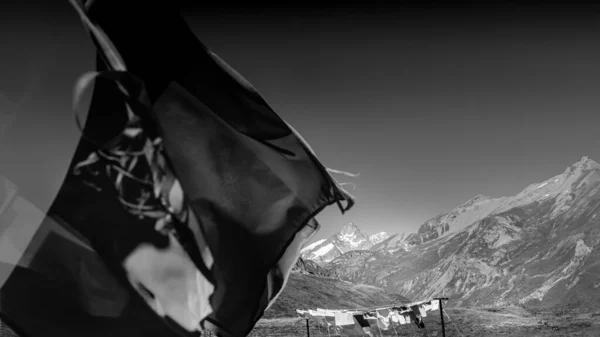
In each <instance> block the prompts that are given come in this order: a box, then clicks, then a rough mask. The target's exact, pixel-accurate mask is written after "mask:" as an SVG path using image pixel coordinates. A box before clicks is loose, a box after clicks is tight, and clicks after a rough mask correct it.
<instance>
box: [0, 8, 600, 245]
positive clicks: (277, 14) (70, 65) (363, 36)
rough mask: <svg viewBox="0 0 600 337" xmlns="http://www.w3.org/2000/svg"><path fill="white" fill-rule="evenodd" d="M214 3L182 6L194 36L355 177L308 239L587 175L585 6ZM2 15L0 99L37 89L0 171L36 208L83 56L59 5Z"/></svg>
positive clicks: (589, 69)
mask: <svg viewBox="0 0 600 337" xmlns="http://www.w3.org/2000/svg"><path fill="white" fill-rule="evenodd" d="M220 4H221V6H222V8H211V9H208V8H200V7H198V6H196V7H195V8H192V7H191V6H188V7H187V8H186V15H185V16H186V18H187V19H188V22H189V24H190V25H191V27H192V28H193V30H194V31H195V32H196V34H197V36H198V37H199V38H200V39H201V40H202V41H203V42H204V43H205V44H206V45H208V46H209V47H210V48H211V49H212V50H213V51H215V52H216V53H217V54H219V55H220V56H221V57H222V58H223V59H225V60H226V61H227V62H228V63H229V64H230V65H232V66H233V67H234V68H236V69H237V70H238V71H239V72H240V73H241V74H243V75H244V76H245V77H246V78H247V79H248V80H250V82H252V83H253V84H254V85H255V87H257V88H258V90H259V91H260V92H261V93H262V95H263V96H264V97H265V98H266V100H267V101H268V102H269V103H270V105H271V106H272V107H273V108H274V109H275V111H277V112H278V113H279V114H280V116H282V117H283V118H284V119H286V120H287V121H288V122H290V123H291V124H292V125H294V126H295V128H296V129H297V130H298V131H299V132H300V133H301V134H302V135H303V136H304V137H305V138H306V139H307V140H308V142H309V143H310V144H311V146H312V147H313V148H314V150H315V151H316V152H317V155H318V156H319V158H320V159H321V160H322V161H323V162H324V163H325V164H326V165H327V166H330V167H332V168H335V169H341V170H345V171H350V172H355V173H360V176H359V177H358V178H345V177H340V178H339V180H340V181H353V182H354V183H356V186H357V187H356V190H355V191H353V194H354V195H355V196H356V197H357V205H356V206H355V208H354V209H352V210H351V211H350V212H349V213H347V215H345V216H340V215H339V212H338V210H337V209H336V208H335V207H331V208H330V209H328V210H326V211H325V212H324V213H323V214H322V216H320V217H319V220H320V221H321V223H322V225H323V229H322V230H321V232H320V233H319V234H318V236H317V238H322V237H325V236H328V235H330V234H331V233H333V232H335V231H338V230H339V229H340V227H341V226H342V225H343V224H344V223H346V222H349V221H354V222H355V223H356V224H357V225H358V226H359V227H361V228H364V229H365V231H366V232H368V233H375V232H378V231H388V232H404V231H414V230H416V229H417V228H418V226H419V225H421V224H422V223H423V222H424V221H426V220H427V219H429V218H431V217H433V216H435V215H436V214H438V213H439V212H442V211H446V210H449V209H451V208H453V207H455V206H457V205H458V204H460V203H462V202H463V201H465V200H467V199H469V198H471V197H473V196H475V195H476V194H480V193H481V194H485V195H489V196H493V197H499V196H505V195H514V194H516V193H518V192H519V191H520V190H521V189H523V188H524V187H526V186H527V185H529V184H531V183H534V182H541V181H543V180H545V179H547V178H549V177H551V176H553V175H556V174H559V173H562V172H563V171H564V170H565V168H566V167H567V166H568V165H570V164H572V163H574V162H576V161H578V160H579V159H580V158H581V157H582V156H589V157H590V158H592V159H595V160H598V161H600V131H599V130H600V113H599V111H600V20H599V19H600V15H599V14H600V7H596V8H594V7H578V6H574V5H571V6H568V7H567V6H564V5H544V6H539V5H538V6H534V5H530V6H524V5H519V6H517V5H487V6H485V7H482V6H478V7H474V6H469V5H464V4H463V5H454V6H449V5H444V6H440V5H437V6H434V5H432V4H430V3H424V4H422V5H419V6H417V5H411V6H405V7H389V6H381V5H379V6H373V7H370V8H367V7H365V6H355V7H352V8H349V7H337V8H334V6H333V5H330V4H327V3H325V2H321V3H320V4H321V5H320V8H313V9H309V8H308V7H309V5H308V4H306V3H305V4H304V5H303V6H302V7H303V8H300V6H295V8H292V9H289V10H284V9H281V8H274V7H267V6H262V5H261V4H260V3H257V4H256V6H254V8H253V9H244V8H236V7H232V6H234V5H233V4H230V3H226V2H220ZM5 6H7V5H5ZM52 6H54V7H52ZM227 7H230V8H234V9H233V10H232V9H226V8H227ZM6 8H7V9H5V10H0V41H1V44H0V46H1V47H0V48H1V49H0V50H1V51H2V52H1V53H0V74H1V75H0V90H1V92H2V93H3V94H4V95H6V96H7V97H9V99H11V100H16V99H17V98H18V97H19V96H20V95H21V93H22V92H23V89H24V88H25V87H26V85H27V78H28V76H29V74H38V76H39V79H40V83H39V86H38V87H37V89H36V90H35V91H34V92H33V93H32V95H31V97H30V98H29V99H28V100H27V101H26V102H25V103H24V104H23V105H22V106H21V107H20V111H19V114H18V118H17V120H16V122H15V123H14V124H12V125H11V126H10V128H9V130H8V132H7V133H5V134H4V135H3V136H2V138H1V140H0V141H1V142H2V143H0V146H1V149H0V150H1V151H2V153H1V156H0V165H1V166H0V170H1V171H2V172H4V173H5V174H6V175H7V176H9V177H11V178H12V179H13V180H15V182H17V183H18V185H19V186H21V188H23V189H24V190H27V191H31V192H33V193H34V194H35V198H37V199H38V200H37V202H38V203H40V204H42V206H44V205H46V206H47V205H49V203H50V202H51V199H52V198H53V196H54V193H56V191H57V189H58V187H59V185H60V182H61V179H62V178H63V176H64V174H65V169H66V165H67V164H68V161H69V160H70V156H71V155H72V151H73V150H74V146H75V144H76V141H77V137H78V133H77V129H76V127H75V123H74V122H73V118H72V112H71V110H70V104H71V92H72V86H73V82H74V80H75V79H76V78H77V77H78V76H79V75H80V74H81V73H82V72H84V71H88V70H93V67H94V64H93V55H94V54H93V53H94V50H93V47H92V44H91V41H90V40H89V39H88V37H87V35H86V33H85V32H84V30H83V29H82V25H81V24H80V22H79V21H78V20H79V19H78V17H77V16H76V15H75V13H74V12H73V11H72V10H71V9H70V8H69V6H68V4H67V2H66V1H61V2H59V4H58V5H49V4H45V5H37V6H36V7H35V8H36V10H35V11H34V12H31V11H30V12H26V11H24V10H22V9H18V8H17V7H14V6H13V7H8V6H7V7H6ZM29 77H31V76H29ZM2 104H5V103H2V101H0V108H1V109H4V111H3V112H6V111H8V110H10V109H9V108H2ZM5 105H7V106H8V104H5Z"/></svg>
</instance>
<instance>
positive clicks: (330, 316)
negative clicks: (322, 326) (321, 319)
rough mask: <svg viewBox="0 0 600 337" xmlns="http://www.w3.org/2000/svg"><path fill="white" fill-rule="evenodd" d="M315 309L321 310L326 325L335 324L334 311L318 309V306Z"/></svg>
mask: <svg viewBox="0 0 600 337" xmlns="http://www.w3.org/2000/svg"><path fill="white" fill-rule="evenodd" d="M317 310H319V311H321V312H323V315H324V316H325V320H326V321H327V324H328V326H335V313H334V312H333V311H332V310H327V309H319V308H317Z"/></svg>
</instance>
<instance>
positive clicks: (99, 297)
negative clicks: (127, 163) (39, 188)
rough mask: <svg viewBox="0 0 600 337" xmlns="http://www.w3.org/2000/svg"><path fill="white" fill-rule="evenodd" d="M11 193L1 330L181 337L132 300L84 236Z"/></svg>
mask: <svg viewBox="0 0 600 337" xmlns="http://www.w3.org/2000/svg"><path fill="white" fill-rule="evenodd" d="M0 180H2V179H0ZM8 185H12V186H15V185H14V184H8ZM14 190H17V191H18V188H17V187H16V186H15V188H14ZM11 195H12V198H11V200H10V202H4V201H6V200H2V201H0V202H4V205H6V206H5V207H4V209H3V212H2V213H1V214H0V320H2V321H3V322H4V324H8V325H9V326H10V327H11V328H12V329H13V330H14V331H17V332H18V334H19V335H20V336H21V337H36V336H94V337H96V336H97V337H101V336H107V335H111V336H116V337H126V336H135V337H137V336H139V337H142V336H156V337H158V336H172V337H175V336H177V334H175V333H173V331H172V329H169V328H168V327H167V326H166V325H165V324H164V323H162V322H160V321H159V320H157V318H156V317H155V315H154V314H153V313H152V312H150V310H149V309H148V308H147V307H146V306H145V305H144V304H143V303H142V302H141V301H139V300H137V299H136V298H135V297H134V296H131V294H132V293H131V292H130V291H128V289H127V287H126V286H123V284H124V283H123V282H119V279H118V277H117V276H115V273H113V272H112V271H111V270H110V268H109V266H108V265H107V264H106V263H105V260H104V259H103V258H102V257H101V256H100V255H99V254H98V253H97V252H96V251H95V250H94V249H93V248H92V247H91V245H90V244H89V241H88V240H87V239H85V237H83V236H82V235H80V233H78V232H75V231H73V230H72V228H71V227H70V226H68V225H66V224H65V223H63V222H62V219H61V218H59V217H57V216H50V215H47V214H46V212H44V211H42V209H40V208H38V207H37V206H36V205H34V204H33V203H31V202H30V201H29V200H28V199H27V198H26V197H25V196H23V195H21V194H20V193H11ZM74 206H76V205H74ZM109 211H110V210H109ZM7 322H8V323H7Z"/></svg>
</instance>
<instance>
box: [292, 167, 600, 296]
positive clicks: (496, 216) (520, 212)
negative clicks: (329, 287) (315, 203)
mask: <svg viewBox="0 0 600 337" xmlns="http://www.w3.org/2000/svg"><path fill="white" fill-rule="evenodd" d="M355 227H356V226H354V225H353V224H352V225H348V226H346V227H344V229H343V230H342V232H341V233H338V234H336V235H333V236H332V237H330V238H329V239H326V240H321V241H317V242H315V243H313V244H312V245H309V246H307V247H306V248H304V251H303V253H302V257H303V258H304V259H305V260H313V261H314V262H316V263H318V264H320V265H321V266H320V267H319V268H316V267H315V268H313V273H316V274H318V275H320V276H325V277H330V278H335V279H340V280H345V281H350V282H355V283H362V284H370V285H373V286H377V287H381V288H383V289H385V290H386V291H387V292H389V293H395V294H400V295H402V296H405V297H407V298H411V299H421V298H429V297H433V296H445V297H450V299H451V301H450V302H449V303H448V304H449V305H456V306H474V307H477V306H503V305H515V304H521V305H531V306H554V305H560V304H565V305H567V304H569V305H571V306H573V305H575V306H577V307H582V308H586V307H590V306H598V303H600V249H598V248H599V246H600V164H598V163H597V162H595V161H593V160H591V159H589V158H588V157H583V158H582V159H581V160H580V161H579V162H577V163H575V164H573V165H571V166H569V167H568V168H567V169H566V170H565V171H564V172H563V173H562V174H559V175H557V176H555V177H552V178H550V179H547V180H545V181H543V182H541V183H536V184H531V185H529V186H527V187H526V188H525V189H524V190H523V191H521V192H520V193H519V194H517V195H516V196H512V197H501V198H491V197H487V196H483V195H478V196H475V197H474V198H472V199H470V200H468V201H466V202H464V203H463V204H462V205H460V206H458V207H456V208H454V209H452V210H450V211H448V212H445V213H442V214H439V215H437V216H435V217H434V218H432V219H430V220H428V221H426V222H425V223H424V224H422V225H421V226H420V228H419V229H418V231H417V232H416V233H409V234H392V235H387V234H385V235H382V237H385V238H384V239H383V240H382V241H381V242H378V243H374V241H371V240H369V238H368V237H366V236H365V235H364V234H362V233H361V232H360V230H358V228H355ZM350 243H352V244H353V245H352V244H350Z"/></svg>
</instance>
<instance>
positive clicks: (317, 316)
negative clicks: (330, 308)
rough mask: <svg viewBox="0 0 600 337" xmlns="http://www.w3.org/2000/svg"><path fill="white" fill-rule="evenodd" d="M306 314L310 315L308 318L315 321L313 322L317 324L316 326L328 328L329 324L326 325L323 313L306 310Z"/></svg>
mask: <svg viewBox="0 0 600 337" xmlns="http://www.w3.org/2000/svg"><path fill="white" fill-rule="evenodd" d="M308 313H309V315H310V317H311V318H312V319H314V320H315V322H317V324H318V325H320V326H322V327H325V328H326V327H328V326H329V324H328V323H327V320H326V319H325V312H324V311H321V310H310V309H309V310H308Z"/></svg>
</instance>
